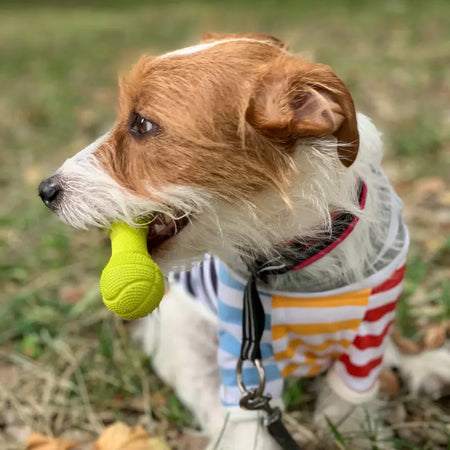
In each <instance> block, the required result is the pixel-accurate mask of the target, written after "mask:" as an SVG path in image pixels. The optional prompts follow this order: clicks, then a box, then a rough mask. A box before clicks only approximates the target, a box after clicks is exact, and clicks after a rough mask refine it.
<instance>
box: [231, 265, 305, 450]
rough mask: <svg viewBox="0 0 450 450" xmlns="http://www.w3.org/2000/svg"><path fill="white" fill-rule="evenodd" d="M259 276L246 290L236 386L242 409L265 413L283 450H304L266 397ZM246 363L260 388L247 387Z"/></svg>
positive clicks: (265, 423)
mask: <svg viewBox="0 0 450 450" xmlns="http://www.w3.org/2000/svg"><path fill="white" fill-rule="evenodd" d="M261 272H262V271H261ZM258 275H259V274H258V273H257V272H256V271H255V272H253V273H252V275H251V277H250V280H249V281H248V283H247V285H246V286H245V290H244V311H243V317H242V345H241V357H240V358H239V360H238V363H237V366H236V379H237V384H238V386H239V389H240V390H241V392H242V397H241V400H240V401H239V406H240V407H241V408H244V409H250V410H262V411H265V412H266V413H267V415H266V418H265V419H264V420H263V423H264V425H265V426H266V427H267V430H268V431H269V433H270V434H271V435H272V437H273V438H274V439H275V441H276V442H277V443H278V444H279V445H280V446H281V448H283V449H284V450H301V449H300V447H299V446H298V445H297V443H296V442H295V441H294V439H293V438H292V436H291V435H290V433H289V431H288V430H287V429H286V427H285V426H284V424H283V422H282V420H281V410H280V408H278V407H275V408H272V407H271V406H270V400H271V396H270V394H264V389H265V384H266V378H265V373H264V366H263V363H262V357H261V349H260V342H261V338H262V334H263V332H264V323H265V314H264V308H263V306H262V303H261V298H260V297H259V294H258V290H257V286H256V280H257V279H258ZM245 360H249V361H251V362H252V363H253V364H254V366H255V368H256V370H257V372H258V381H259V382H258V387H257V388H250V389H247V387H246V386H245V384H244V380H243V376H242V366H243V363H244V361H245Z"/></svg>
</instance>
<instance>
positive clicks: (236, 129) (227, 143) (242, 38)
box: [96, 35, 358, 200]
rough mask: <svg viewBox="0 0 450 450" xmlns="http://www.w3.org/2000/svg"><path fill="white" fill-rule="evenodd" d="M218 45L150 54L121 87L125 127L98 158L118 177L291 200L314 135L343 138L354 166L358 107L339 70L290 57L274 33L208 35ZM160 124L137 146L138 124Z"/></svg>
mask: <svg viewBox="0 0 450 450" xmlns="http://www.w3.org/2000/svg"><path fill="white" fill-rule="evenodd" d="M206 42H215V43H216V45H211V46H210V47H209V48H208V47H207V48H204V49H202V50H201V51H197V52H192V53H185V54H183V53H180V54H177V52H174V53H173V54H168V55H165V56H163V57H159V58H151V57H148V56H144V57H142V58H141V59H140V60H139V61H138V63H137V64H136V65H135V66H134V67H133V68H132V69H131V71H130V73H129V74H128V75H127V76H126V77H125V78H123V79H122V80H121V83H120V87H121V93H120V109H119V115H118V119H117V123H116V125H115V127H114V129H113V131H112V133H111V134H110V136H109V138H108V139H107V141H106V142H105V143H104V144H103V145H101V146H100V147H99V148H98V149H97V150H96V155H97V157H98V158H99V160H100V161H101V163H102V165H103V166H104V168H105V169H106V170H107V171H108V173H109V174H110V175H111V176H112V177H113V178H114V179H115V180H116V181H117V182H118V183H119V184H121V185H122V186H124V187H125V188H127V189H129V190H130V191H132V192H134V193H137V194H139V195H142V196H145V195H148V187H149V186H152V187H154V188H156V189H158V188H160V187H162V186H164V185H165V184H175V185H188V186H193V187H201V188H206V189H207V190H209V191H211V192H214V193H218V194H226V196H227V197H228V198H229V199H231V200H232V199H240V198H251V196H252V195H253V193H254V192H255V191H260V190H262V189H264V188H267V187H272V188H276V189H277V190H278V191H281V192H282V193H284V194H285V195H286V193H287V191H288V188H289V180H290V178H291V170H292V163H291V160H290V158H289V155H290V153H291V152H292V150H293V148H294V146H295V143H296V142H297V140H298V139H300V138H305V137H327V136H328V137H329V136H335V137H336V139H337V140H338V141H339V142H342V143H344V144H347V145H343V146H339V147H338V154H339V158H340V159H341V161H342V162H343V163H344V164H345V165H346V166H348V165H350V164H351V163H352V162H353V161H354V159H355V157H356V153H357V147H358V134H357V128H356V118H355V110H354V106H353V102H352V99H351V96H350V94H349V93H348V91H347V89H346V88H345V86H344V84H343V83H342V82H341V81H340V80H339V79H338V78H337V77H336V76H335V75H334V74H333V73H332V72H331V70H330V69H329V67H327V66H323V65H319V64H313V63H308V62H306V61H304V60H300V59H298V58H294V57H292V56H289V55H288V54H286V53H285V51H284V48H285V47H286V46H285V45H284V44H283V43H282V42H281V41H279V40H278V39H276V38H273V37H270V36H267V35H231V36H230V35H207V36H206ZM135 112H137V113H139V114H141V115H142V116H144V117H146V118H148V119H149V120H151V121H153V122H155V123H157V124H158V125H159V127H160V129H159V131H158V133H156V134H155V135H152V136H149V137H147V138H144V139H139V140H137V139H136V138H134V137H132V136H131V135H130V134H129V133H128V123H129V117H130V115H131V114H133V113H135Z"/></svg>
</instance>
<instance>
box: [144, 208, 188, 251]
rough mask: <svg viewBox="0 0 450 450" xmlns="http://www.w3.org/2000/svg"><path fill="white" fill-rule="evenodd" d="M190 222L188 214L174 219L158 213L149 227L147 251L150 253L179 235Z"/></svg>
mask: <svg viewBox="0 0 450 450" xmlns="http://www.w3.org/2000/svg"><path fill="white" fill-rule="evenodd" d="M189 222H190V219H189V216H188V215H187V214H184V215H180V217H179V218H177V219H173V218H172V217H169V216H168V215H166V214H163V213H157V214H156V216H155V217H154V218H153V220H152V221H151V223H150V224H149V227H148V234H147V249H148V251H149V253H151V252H152V251H154V250H156V249H157V248H158V247H159V246H160V245H161V244H163V243H164V242H166V241H168V240H169V239H170V238H172V237H174V236H175V235H177V234H178V233H179V232H180V231H181V230H182V229H183V228H184V227H186V225H187V224H188V223H189Z"/></svg>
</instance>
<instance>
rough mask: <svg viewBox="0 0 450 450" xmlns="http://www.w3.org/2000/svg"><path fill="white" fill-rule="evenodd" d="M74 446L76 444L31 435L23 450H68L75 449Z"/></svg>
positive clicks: (36, 434)
mask: <svg viewBox="0 0 450 450" xmlns="http://www.w3.org/2000/svg"><path fill="white" fill-rule="evenodd" d="M76 445H77V443H76V442H71V441H66V440H64V439H56V438H52V437H48V436H44V435H42V434H39V433H31V434H30V436H29V437H28V439H27V443H26V447H25V448H26V450H69V449H71V448H74V447H76Z"/></svg>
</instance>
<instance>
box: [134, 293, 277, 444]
mask: <svg viewBox="0 0 450 450" xmlns="http://www.w3.org/2000/svg"><path fill="white" fill-rule="evenodd" d="M216 320H217V319H216V318H215V317H214V316H213V315H212V314H211V313H209V312H208V311H207V310H206V309H205V308H204V306H203V305H201V304H199V303H198V302H196V301H194V300H193V299H192V298H191V297H190V296H189V294H186V292H185V291H183V290H181V289H179V288H177V287H176V286H174V287H172V288H171V291H170V293H169V294H167V295H166V296H165V297H164V299H163V301H162V302H161V305H160V307H159V309H158V311H157V313H156V314H155V313H154V314H152V315H150V316H149V317H147V318H146V319H144V320H143V321H142V323H141V325H140V327H139V329H138V333H137V335H138V337H139V338H140V339H141V340H142V341H143V344H144V350H145V351H146V353H147V354H148V355H149V356H152V364H153V367H154V369H155V371H156V372H157V373H158V375H159V376H160V377H161V378H162V379H163V380H164V381H165V382H166V383H168V384H170V385H171V386H173V388H174V389H175V391H176V393H177V395H178V396H179V398H180V400H181V401H182V402H183V403H184V404H185V405H186V406H187V407H188V408H189V409H190V410H191V411H192V412H193V413H194V414H195V416H196V417H197V419H198V421H199V422H200V425H201V427H202V428H203V429H204V430H205V432H206V433H207V434H208V435H209V436H210V437H211V443H210V445H209V448H210V449H214V450H226V449H228V450H240V449H242V450H253V449H254V450H279V446H278V445H277V444H276V443H275V442H274V441H273V439H272V438H271V437H270V435H269V433H268V432H267V431H266V429H265V428H264V426H263V425H262V423H261V413H250V414H246V412H245V411H242V413H241V410H240V409H239V408H233V409H234V410H235V411H232V410H231V409H229V410H225V409H224V408H223V407H222V404H221V402H220V399H219V387H220V380H219V368H218V364H217V350H218V337H217V323H216Z"/></svg>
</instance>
